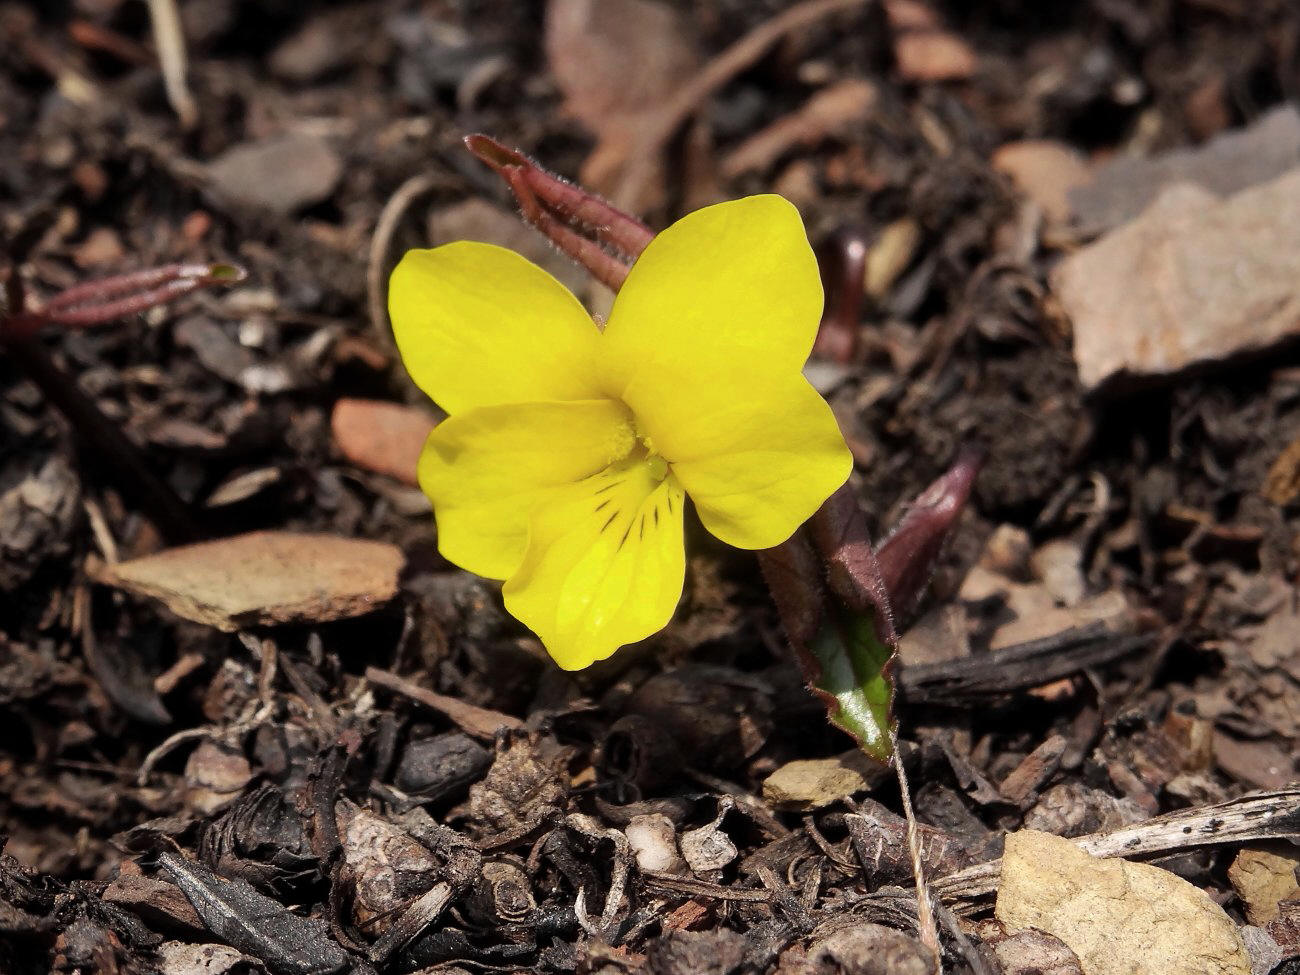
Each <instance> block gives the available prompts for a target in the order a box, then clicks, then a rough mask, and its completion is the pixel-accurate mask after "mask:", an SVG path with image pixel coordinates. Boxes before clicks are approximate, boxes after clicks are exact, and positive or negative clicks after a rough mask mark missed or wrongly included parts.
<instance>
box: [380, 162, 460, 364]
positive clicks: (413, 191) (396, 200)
mask: <svg viewBox="0 0 1300 975" xmlns="http://www.w3.org/2000/svg"><path fill="white" fill-rule="evenodd" d="M443 184H444V178H443V177H442V176H440V175H439V174H437V173H422V174H420V175H419V176H412V177H411V178H410V179H408V180H407V181H406V182H405V183H403V184H402V185H401V186H399V187H398V188H397V192H396V193H394V194H393V195H392V196H390V197H389V198H388V202H387V203H385V204H384V209H383V210H381V211H380V213H379V219H378V220H377V221H375V232H374V233H373V234H371V236H370V254H369V256H368V258H367V261H366V303H367V304H368V305H369V307H370V324H371V325H372V326H374V329H375V334H376V335H381V336H384V337H385V341H391V339H392V334H393V333H392V330H391V329H390V328H389V327H388V311H387V309H386V308H385V302H384V296H385V291H384V271H385V270H386V265H387V263H388V251H389V248H390V247H392V244H393V235H394V234H396V233H397V227H398V224H400V223H401V221H402V217H404V216H405V215H406V211H407V209H408V208H409V207H410V206H411V204H412V203H414V202H415V201H416V200H418V199H419V198H420V197H422V196H424V195H425V194H426V193H429V192H432V191H433V190H436V189H439V188H440V187H442V186H443Z"/></svg>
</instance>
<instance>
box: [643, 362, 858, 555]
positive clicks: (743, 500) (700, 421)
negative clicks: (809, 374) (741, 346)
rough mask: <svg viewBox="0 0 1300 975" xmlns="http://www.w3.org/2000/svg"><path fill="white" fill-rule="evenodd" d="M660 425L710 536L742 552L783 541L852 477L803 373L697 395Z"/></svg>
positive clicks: (679, 402)
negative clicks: (668, 434)
mask: <svg viewBox="0 0 1300 975" xmlns="http://www.w3.org/2000/svg"><path fill="white" fill-rule="evenodd" d="M661 416H662V417H663V419H664V420H665V422H666V425H667V428H668V429H669V430H670V431H671V436H668V437H667V440H666V442H665V444H664V445H663V453H664V456H665V457H667V458H668V460H669V461H670V462H671V464H672V470H673V474H674V475H676V477H677V479H678V480H679V481H680V482H681V484H682V486H683V487H684V488H686V492H687V493H688V494H689V495H690V496H691V500H692V501H694V502H695V509H696V511H697V512H698V513H699V515H700V520H701V521H702V522H703V523H704V527H705V528H707V529H708V530H709V531H710V532H711V533H712V534H714V535H715V536H717V537H718V538H720V539H722V540H723V541H724V542H726V543H727V544H728V545H734V546H736V547H737V548H748V549H760V548H771V547H772V546H774V545H779V544H781V543H782V542H784V541H785V540H786V539H787V538H789V537H790V536H791V535H792V534H794V531H795V529H796V528H798V527H799V526H800V525H801V524H803V522H805V521H806V520H808V518H809V517H811V516H812V514H813V513H814V512H815V511H816V510H817V509H818V508H819V507H820V506H821V503H822V502H823V501H825V500H826V499H827V498H828V497H830V496H831V494H832V493H833V492H834V491H835V490H836V489H837V488H838V487H839V486H840V485H841V484H843V483H844V482H845V481H846V480H847V479H848V476H849V472H850V471H851V470H852V468H853V458H852V455H851V454H850V453H849V449H848V447H847V446H846V445H845V443H844V437H843V435H842V434H841V433H840V428H839V424H838V423H837V422H836V420H835V416H834V414H833V413H832V412H831V408H830V407H829V406H828V405H827V404H826V401H825V400H824V399H822V397H821V395H820V394H819V393H818V392H817V391H816V390H815V389H813V388H812V386H811V385H809V384H808V381H807V380H806V379H804V378H803V376H801V375H799V374H798V373H794V374H788V373H781V374H779V375H773V374H768V375H754V376H750V377H748V380H747V385H746V389H745V390H743V391H742V390H738V389H729V388H727V386H726V385H725V384H717V385H715V386H713V387H709V388H707V389H701V390H694V391H692V392H691V394H690V395H682V396H680V397H677V398H676V399H675V400H673V401H672V402H671V403H668V404H663V409H662V411H661Z"/></svg>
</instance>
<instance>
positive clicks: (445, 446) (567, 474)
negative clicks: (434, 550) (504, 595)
mask: <svg viewBox="0 0 1300 975" xmlns="http://www.w3.org/2000/svg"><path fill="white" fill-rule="evenodd" d="M634 443H635V438H634V434H633V432H632V426H631V415H630V414H629V413H628V411H627V409H626V407H624V406H623V405H622V404H621V403H616V402H614V401H613V400H607V399H606V400H581V401H578V402H570V403H511V404H506V405H502V406H483V407H479V408H478V409H474V410H470V411H469V412H467V413H458V414H455V415H453V416H451V417H449V418H447V419H446V420H443V421H442V423H440V424H438V426H437V427H435V428H434V431H433V433H431V434H430V435H429V440H428V442H427V443H426V444H425V448H424V453H423V454H422V455H421V456H420V486H421V487H422V488H423V489H424V492H425V494H427V495H428V496H429V499H430V500H431V501H432V502H433V510H434V514H435V516H436V517H437V521H438V549H439V551H441V552H442V554H443V555H444V556H445V557H446V558H447V560H448V561H450V562H454V563H455V564H456V565H459V566H461V567H462V568H464V569H468V570H469V571H470V572H474V573H477V574H478V575H481V576H486V577H488V578H490V579H505V578H507V577H508V576H509V575H510V574H511V573H512V572H514V571H515V569H516V568H518V566H519V563H520V562H521V561H522V559H523V557H524V551H525V549H526V547H527V544H528V518H529V515H530V514H531V512H532V511H533V509H534V508H535V507H537V505H538V503H539V502H541V501H542V500H544V499H546V498H549V497H550V496H551V495H552V493H553V492H554V491H555V490H556V489H557V488H559V487H561V486H563V485H571V484H573V483H575V482H578V481H581V480H582V479H583V478H587V477H590V476H591V475H592V474H595V473H597V472H599V471H602V470H604V469H605V468H606V467H608V466H609V465H610V464H611V463H613V462H614V461H617V460H619V459H621V458H623V457H625V456H627V453H628V451H629V450H631V448H632V446H633V444H634Z"/></svg>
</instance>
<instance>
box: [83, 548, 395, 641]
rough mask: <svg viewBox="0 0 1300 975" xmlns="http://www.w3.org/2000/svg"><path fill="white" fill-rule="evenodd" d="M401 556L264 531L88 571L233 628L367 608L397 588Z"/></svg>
mask: <svg viewBox="0 0 1300 975" xmlns="http://www.w3.org/2000/svg"><path fill="white" fill-rule="evenodd" d="M402 564H403V557H402V553H401V551H400V550H399V549H398V548H397V547H396V546H394V545H390V544H388V543H387V542H372V541H365V540H362V539H351V538H336V537H334V536H332V535H306V534H298V533H295V532H274V531H266V532H252V533H250V534H247V535H236V536H235V537H233V538H223V539H220V540H218V541H214V542H200V543H199V544H197V545H186V546H183V547H181V548H173V549H168V550H166V551H164V552H159V553H157V554H156V555H147V556H145V557H143V558H139V559H132V560H131V561H129V562H119V563H117V564H115V565H107V566H100V567H98V568H97V569H96V570H94V577H95V581H97V582H100V583H103V584H104V585H108V586H115V587H117V588H118V589H124V590H126V591H127V592H132V593H136V594H137V595H141V596H149V597H151V598H153V599H157V600H159V601H161V602H162V603H163V604H164V605H165V606H166V607H167V608H168V609H170V610H171V611H172V612H173V613H175V614H176V615H177V616H181V617H184V618H185V619H188V620H194V621H195V622H197V623H206V624H207V625H208V626H215V627H216V628H217V629H219V630H225V631H227V632H234V631H235V630H239V629H242V628H244V627H247V626H259V625H262V626H265V625H268V624H275V623H291V622H312V623H318V622H324V621H327V620H337V619H346V618H347V617H351V616H360V615H361V614H363V613H368V612H370V611H371V610H373V609H375V608H376V607H378V606H381V605H383V604H384V603H386V602H388V601H389V600H390V599H392V598H393V596H395V595H396V594H397V576H398V573H399V572H400V571H401V568H402Z"/></svg>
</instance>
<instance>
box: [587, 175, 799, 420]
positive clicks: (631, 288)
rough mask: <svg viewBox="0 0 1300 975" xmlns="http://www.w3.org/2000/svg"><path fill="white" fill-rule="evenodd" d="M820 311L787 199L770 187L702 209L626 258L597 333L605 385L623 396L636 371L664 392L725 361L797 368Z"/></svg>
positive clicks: (702, 377) (706, 375)
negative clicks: (631, 259)
mask: <svg viewBox="0 0 1300 975" xmlns="http://www.w3.org/2000/svg"><path fill="white" fill-rule="evenodd" d="M821 311H822V286H821V279H820V277H819V275H818V271H817V260H816V258H815V257H814V255H813V252H812V248H811V247H810V246H809V244H808V237H807V235H806V233H805V232H804V227H803V222H802V221H801V220H800V218H799V212H798V211H797V210H796V209H795V208H794V206H793V205H791V204H790V203H789V202H787V201H786V200H784V199H782V198H781V197H779V196H774V195H771V194H768V195H763V196H750V197H746V198H744V199H741V200H734V201H732V202H729V203H718V204H716V205H714V206H709V207H704V208H703V209H701V210H696V211H695V212H693V213H690V214H688V215H687V216H685V217H683V218H682V219H681V220H678V221H677V222H676V223H674V224H673V225H672V226H671V227H669V228H668V229H667V230H665V231H663V232H662V233H660V234H658V235H657V236H656V237H655V238H654V240H652V241H651V242H650V245H649V246H648V247H647V248H646V249H645V251H644V253H642V254H641V256H640V257H639V258H637V261H636V263H635V264H634V265H633V266H632V270H631V272H630V273H629V274H628V277H627V281H626V282H625V283H624V284H623V287H622V288H621V289H620V291H619V293H618V297H617V299H616V300H615V301H614V307H613V310H612V311H611V312H610V316H609V324H608V326H607V327H606V329H605V333H604V335H603V336H602V340H603V343H604V345H605V350H604V351H605V362H604V363H603V365H604V367H605V380H606V384H607V388H608V389H609V391H610V393H611V394H612V395H615V396H622V395H623V393H624V391H625V389H626V387H627V386H628V385H629V384H630V383H631V382H632V381H633V380H634V379H640V380H642V381H649V382H654V383H657V384H658V385H660V386H661V387H662V388H663V391H664V392H665V393H666V392H668V391H669V390H671V389H673V388H675V387H676V385H677V384H679V383H682V382H691V383H695V382H711V381H712V379H711V377H712V375H713V373H714V372H715V370H716V369H717V368H718V367H719V366H721V365H726V364H730V365H733V366H738V367H741V368H744V367H747V366H750V365H754V366H759V367H762V368H770V367H783V368H786V369H789V370H792V371H793V370H797V369H799V368H801V367H802V365H803V363H804V360H806V359H807V358H808V353H809V352H810V351H811V350H812V344H813V340H814V339H815V338H816V336H817V325H818V321H819V319H820V317H821ZM634 408H635V407H634ZM638 415H640V413H639V411H638Z"/></svg>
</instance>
